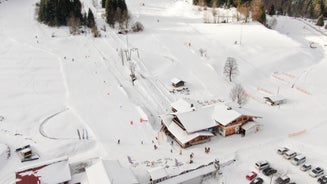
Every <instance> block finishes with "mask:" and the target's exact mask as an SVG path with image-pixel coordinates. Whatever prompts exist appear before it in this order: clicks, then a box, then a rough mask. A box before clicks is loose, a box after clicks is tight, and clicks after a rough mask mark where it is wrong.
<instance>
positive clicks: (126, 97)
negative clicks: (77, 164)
mask: <svg viewBox="0 0 327 184" xmlns="http://www.w3.org/2000/svg"><path fill="white" fill-rule="evenodd" d="M36 2H37V1H36V0H25V1H19V0H8V1H5V2H2V3H1V4H0V41H1V44H0V85H1V92H0V115H1V116H3V117H4V120H2V121H0V145H1V148H0V156H1V157H0V163H1V165H0V183H10V182H13V181H14V178H13V176H14V172H15V171H17V170H19V169H21V168H23V167H27V166H29V164H31V163H20V161H19V158H18V157H17V155H16V154H15V153H12V154H11V157H10V158H9V159H6V157H5V156H6V153H5V151H3V150H4V149H5V148H3V149H2V147H4V146H2V145H8V146H9V147H10V148H11V150H14V149H16V148H17V147H21V146H23V145H26V144H31V145H32V146H33V147H35V148H36V150H37V152H38V153H39V155H40V156H41V158H40V160H39V161H36V162H43V161H46V160H49V159H53V158H57V157H61V156H69V157H71V158H85V159H87V158H93V157H101V158H103V159H117V160H119V161H120V162H121V163H122V165H124V166H126V167H130V168H131V169H132V170H133V171H134V173H135V175H136V176H137V178H138V179H139V181H140V182H141V183H147V182H148V180H149V176H148V174H147V170H148V169H149V168H151V167H149V166H148V163H149V162H152V163H153V164H152V166H167V167H168V169H167V170H168V172H169V174H171V175H174V174H178V173H180V172H182V171H184V170H186V169H190V168H196V167H198V166H200V165H202V164H207V163H209V162H212V161H213V160H214V159H216V158H218V159H221V160H228V159H236V162H234V163H233V164H231V165H229V166H226V167H224V169H223V170H222V172H223V175H222V176H221V177H219V178H212V179H209V180H207V181H205V183H217V182H220V183H221V182H224V183H225V184H226V183H228V184H239V183H247V181H246V180H245V175H246V174H247V173H248V172H249V171H251V170H254V163H255V162H256V161H258V160H268V161H270V162H271V163H272V165H273V166H274V167H275V168H276V169H277V170H278V171H279V174H285V173H287V174H288V175H289V176H290V177H291V179H292V180H293V181H295V182H299V183H313V182H315V179H313V178H311V177H309V176H308V174H307V173H302V172H301V171H299V169H298V168H296V167H295V166H293V165H291V164H290V162H289V161H286V160H284V159H283V158H281V157H280V156H279V155H277V154H276V149H277V148H278V147H279V146H286V147H289V148H291V149H293V150H295V151H298V152H300V153H303V154H304V155H306V156H307V159H308V162H310V163H312V164H313V165H314V166H318V165H319V166H321V167H323V168H325V169H327V160H326V158H327V155H326V148H327V142H326V140H327V139H326V138H327V136H326V134H325V131H326V129H327V127H326V126H327V124H326V122H327V117H326V115H325V112H327V108H326V105H325V104H326V102H327V96H326V95H325V94H326V92H327V83H326V80H325V78H326V74H325V71H326V69H327V64H326V43H327V42H326V36H324V35H323V34H322V33H321V32H318V31H317V30H316V29H317V28H315V29H314V28H313V27H312V26H314V25H311V26H309V25H308V23H307V22H305V21H303V20H298V19H294V18H290V17H277V24H276V26H275V28H274V30H270V29H267V28H265V27H264V26H262V25H260V24H258V23H256V22H250V23H246V24H245V23H229V24H204V23H203V13H204V12H203V11H199V10H198V8H197V7H194V6H192V5H191V2H188V1H183V0H140V1H135V0H126V2H127V5H128V8H129V10H130V12H131V15H132V22H134V21H139V22H141V23H142V24H143V25H144V27H145V30H144V31H143V32H140V33H130V34H127V35H120V34H117V30H114V29H110V28H109V27H108V26H107V31H106V32H103V31H102V32H101V35H102V37H101V38H93V37H92V35H91V34H90V33H89V34H86V35H77V36H72V35H70V34H69V30H68V28H65V27H55V28H49V27H47V26H45V25H42V24H39V23H38V22H37V21H36V20H35V3H36ZM83 2H84V6H85V8H92V10H93V11H95V12H96V13H95V15H96V19H97V20H96V21H97V24H98V27H99V28H100V27H102V26H103V25H104V20H103V19H102V17H101V13H102V12H103V9H101V8H100V6H99V5H96V6H95V5H94V3H90V2H89V1H83ZM143 4H144V5H143ZM219 11H222V12H223V11H224V10H219ZM312 42H314V44H315V47H316V48H311V47H310V43H312ZM126 48H137V50H138V54H139V57H138V56H137V54H136V52H134V53H132V60H133V62H134V63H135V65H136V70H135V74H136V77H137V80H136V81H135V84H134V85H133V84H132V82H131V79H130V76H129V75H130V68H129V67H130V64H129V63H127V62H126V61H125V63H124V64H123V63H122V61H121V55H120V50H121V49H126ZM200 49H204V50H206V52H207V56H206V57H204V56H201V54H200V52H199V50H200ZM227 57H234V58H235V59H236V61H237V63H238V68H239V71H240V72H239V75H238V76H237V78H236V80H235V83H240V84H242V86H243V87H244V88H245V89H246V91H247V93H248V94H249V95H250V100H249V101H248V103H247V104H246V105H245V106H244V107H243V108H244V109H245V110H247V111H249V112H252V113H253V114H255V115H258V116H260V117H262V119H259V120H258V122H259V123H260V125H261V126H260V131H259V132H258V133H256V134H251V135H248V136H246V137H240V136H239V135H233V136H230V137H226V138H224V137H221V136H216V137H214V138H213V139H212V140H211V141H210V142H208V143H205V144H200V145H196V146H193V147H190V148H187V149H183V150H182V151H183V154H182V155H180V154H179V151H180V147H179V146H178V145H177V143H175V144H173V145H171V144H170V142H171V139H170V138H169V137H166V136H165V135H163V134H161V133H160V132H159V130H160V128H161V127H160V119H159V115H161V114H164V113H167V112H168V111H169V104H170V103H172V102H174V101H176V100H178V99H179V98H188V99H191V100H194V101H197V102H203V103H208V102H210V101H213V100H217V99H220V100H223V101H225V102H229V101H230V98H229V92H230V89H231V88H232V86H233V84H232V83H229V82H228V80H226V79H225V77H224V76H223V72H222V71H223V67H224V64H225V61H226V58H227ZM174 77H178V78H180V79H182V80H185V81H186V86H187V87H188V88H189V90H190V92H189V93H182V92H181V93H171V92H170V91H171V90H172V87H171V85H170V80H171V79H172V78H174ZM276 93H280V94H282V95H283V96H284V97H286V99H287V103H286V104H283V105H281V106H277V107H270V106H267V105H266V104H264V103H263V97H264V96H266V95H272V94H276ZM140 119H142V120H146V121H140ZM77 130H78V131H80V132H84V136H85V137H86V134H87V137H88V139H86V138H85V139H82V140H81V139H79V136H78V134H77ZM86 132H87V133H86ZM118 140H120V144H117V141H118ZM154 144H156V145H157V146H158V149H157V150H155V149H154V148H153V145H154ZM204 147H210V148H211V150H212V151H211V152H210V154H206V153H204ZM171 151H172V153H171ZM191 153H194V155H195V157H194V163H193V164H192V165H190V164H189V163H188V161H189V154H191ZM127 157H130V158H131V159H132V160H133V162H134V163H133V164H130V163H129V160H128V159H127ZM175 159H177V160H178V161H179V162H181V163H182V165H181V166H179V167H177V166H175ZM262 176H263V175H262ZM263 177H264V176H263ZM264 180H265V181H266V182H269V181H270V178H268V177H264Z"/></svg>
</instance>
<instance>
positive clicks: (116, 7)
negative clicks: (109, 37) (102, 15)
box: [101, 0, 129, 28]
mask: <svg viewBox="0 0 327 184" xmlns="http://www.w3.org/2000/svg"><path fill="white" fill-rule="evenodd" d="M101 4H102V7H103V8H105V9H106V22H107V23H108V24H109V25H110V26H111V27H115V24H116V23H118V25H119V28H127V24H128V20H129V15H128V9H127V5H126V2H125V0H102V2H101Z"/></svg>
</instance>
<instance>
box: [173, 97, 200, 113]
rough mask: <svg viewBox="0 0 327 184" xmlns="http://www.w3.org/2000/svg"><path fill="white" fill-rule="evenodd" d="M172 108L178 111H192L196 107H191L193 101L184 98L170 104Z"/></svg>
mask: <svg viewBox="0 0 327 184" xmlns="http://www.w3.org/2000/svg"><path fill="white" fill-rule="evenodd" d="M170 105H171V107H172V108H174V109H176V110H177V112H187V111H192V110H193V109H194V107H191V103H189V102H187V101H186V100H184V99H183V98H181V99H179V100H177V101H175V102H173V103H171V104H170Z"/></svg>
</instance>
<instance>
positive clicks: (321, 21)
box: [316, 15, 324, 26]
mask: <svg viewBox="0 0 327 184" xmlns="http://www.w3.org/2000/svg"><path fill="white" fill-rule="evenodd" d="M316 25H317V26H324V16H323V15H320V16H319V17H318V20H317V23H316Z"/></svg>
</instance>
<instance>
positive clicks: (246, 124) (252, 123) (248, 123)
mask: <svg viewBox="0 0 327 184" xmlns="http://www.w3.org/2000/svg"><path fill="white" fill-rule="evenodd" d="M255 127H256V124H255V123H254V122H253V121H249V122H247V123H245V124H244V125H242V129H244V130H245V131H248V130H250V129H252V128H255Z"/></svg>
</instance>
